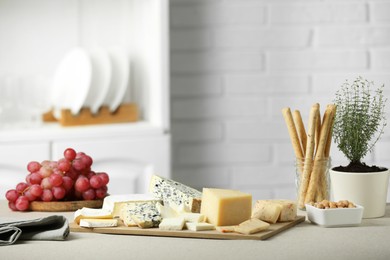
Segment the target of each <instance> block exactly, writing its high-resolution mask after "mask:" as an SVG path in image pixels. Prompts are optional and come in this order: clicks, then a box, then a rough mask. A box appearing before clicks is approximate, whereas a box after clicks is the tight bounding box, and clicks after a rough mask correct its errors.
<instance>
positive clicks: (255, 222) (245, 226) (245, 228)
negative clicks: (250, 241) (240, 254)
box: [234, 218, 270, 235]
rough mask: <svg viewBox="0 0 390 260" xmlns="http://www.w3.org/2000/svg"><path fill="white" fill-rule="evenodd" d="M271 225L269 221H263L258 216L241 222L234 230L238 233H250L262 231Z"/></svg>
mask: <svg viewBox="0 0 390 260" xmlns="http://www.w3.org/2000/svg"><path fill="white" fill-rule="evenodd" d="M269 226H270V224H269V223H267V222H264V221H261V220H260V219H257V218H252V219H249V220H246V221H244V222H242V223H240V224H239V225H238V226H236V227H234V231H235V232H237V233H241V234H245V235H250V234H255V233H258V232H260V231H263V230H266V229H268V228H269Z"/></svg>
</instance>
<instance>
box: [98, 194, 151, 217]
mask: <svg viewBox="0 0 390 260" xmlns="http://www.w3.org/2000/svg"><path fill="white" fill-rule="evenodd" d="M154 200H156V198H155V197H154V196H152V195H151V194H142V193H137V194H120V195H110V196H107V197H105V198H104V200H103V207H102V208H103V209H105V210H109V211H110V212H111V213H112V217H113V218H119V217H120V214H121V208H122V207H123V205H125V204H126V203H128V202H145V201H154Z"/></svg>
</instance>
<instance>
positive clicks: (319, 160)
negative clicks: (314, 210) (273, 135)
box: [282, 103, 336, 209]
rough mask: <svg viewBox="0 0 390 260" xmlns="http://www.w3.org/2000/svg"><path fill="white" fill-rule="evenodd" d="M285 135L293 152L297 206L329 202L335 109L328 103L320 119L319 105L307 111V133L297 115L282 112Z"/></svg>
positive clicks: (287, 109)
mask: <svg viewBox="0 0 390 260" xmlns="http://www.w3.org/2000/svg"><path fill="white" fill-rule="evenodd" d="M282 113H283V117H284V120H285V122H286V125H287V129H288V133H289V136H290V139H291V143H292V146H293V149H294V153H295V157H296V162H297V164H296V167H297V169H296V170H297V181H298V185H297V186H298V195H297V197H298V207H299V208H300V209H304V208H305V204H306V203H310V202H318V201H322V200H324V199H329V194H328V193H329V192H328V190H329V183H328V169H329V153H330V147H331V143H332V128H333V122H334V118H335V114H336V106H335V105H333V104H329V105H328V106H327V107H326V110H325V113H324V115H323V118H322V120H321V113H320V105H319V104H318V103H316V104H314V105H313V106H312V107H311V109H310V114H309V120H308V124H307V131H306V129H305V127H304V124H303V120H302V117H301V113H300V111H299V110H295V111H294V112H293V113H291V110H290V108H288V107H287V108H283V109H282Z"/></svg>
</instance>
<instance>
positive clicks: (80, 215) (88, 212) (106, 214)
mask: <svg viewBox="0 0 390 260" xmlns="http://www.w3.org/2000/svg"><path fill="white" fill-rule="evenodd" d="M86 218H89V219H112V216H111V212H110V211H108V210H105V209H94V208H86V207H83V208H81V209H78V210H76V211H75V213H74V218H73V219H74V222H75V223H76V224H80V220H81V219H86Z"/></svg>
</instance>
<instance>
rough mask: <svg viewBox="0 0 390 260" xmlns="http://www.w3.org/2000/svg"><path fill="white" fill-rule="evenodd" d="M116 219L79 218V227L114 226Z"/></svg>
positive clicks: (116, 224)
mask: <svg viewBox="0 0 390 260" xmlns="http://www.w3.org/2000/svg"><path fill="white" fill-rule="evenodd" d="M116 226H118V219H87V218H86V219H81V220H80V227H87V228H99V227H116Z"/></svg>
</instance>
